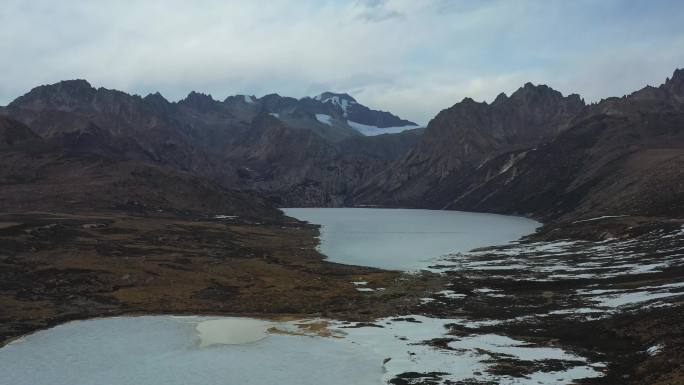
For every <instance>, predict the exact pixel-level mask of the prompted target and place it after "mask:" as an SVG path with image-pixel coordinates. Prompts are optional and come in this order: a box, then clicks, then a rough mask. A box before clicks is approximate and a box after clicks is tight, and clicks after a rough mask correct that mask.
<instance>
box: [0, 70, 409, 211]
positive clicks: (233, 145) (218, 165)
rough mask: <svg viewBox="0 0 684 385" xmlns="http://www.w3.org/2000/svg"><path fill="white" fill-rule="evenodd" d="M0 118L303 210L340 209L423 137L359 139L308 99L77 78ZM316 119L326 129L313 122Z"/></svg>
mask: <svg viewBox="0 0 684 385" xmlns="http://www.w3.org/2000/svg"><path fill="white" fill-rule="evenodd" d="M269 110H270V111H269ZM273 111H278V112H273ZM0 112H1V113H2V114H4V115H7V116H10V117H12V118H14V119H17V120H20V121H22V122H23V123H25V124H28V125H29V126H31V127H32V128H34V129H35V130H36V132H37V133H38V134H40V135H41V137H43V138H44V139H45V140H46V141H47V142H48V143H50V144H52V145H55V146H58V147H60V148H64V149H66V150H68V151H70V152H72V153H80V154H93V155H96V156H103V157H106V158H111V159H120V160H135V161H140V162H145V163H149V164H154V165H157V166H162V167H169V168H173V169H176V170H179V171H183V172H188V173H192V174H196V175H199V176H202V177H206V178H209V179H211V180H213V181H215V182H217V183H219V184H220V185H221V186H223V187H224V188H231V189H241V190H256V191H258V192H259V193H263V194H266V195H268V196H270V197H272V198H273V199H274V201H276V202H278V203H279V204H283V205H303V206H312V205H324V206H331V205H341V204H343V202H344V201H345V200H346V197H347V196H348V195H349V192H350V191H352V190H353V189H354V188H356V187H357V186H358V185H359V184H360V183H362V181H364V180H366V179H367V178H368V177H369V176H370V175H373V174H375V173H377V172H379V171H380V170H381V169H382V168H384V167H386V166H387V163H388V162H390V161H393V160H395V159H396V158H398V157H399V156H402V155H403V154H404V153H405V152H406V151H407V150H408V148H410V147H411V146H412V145H413V144H414V143H415V142H416V141H417V138H418V134H420V133H421V132H422V131H421V130H413V131H411V134H407V135H398V137H397V139H395V138H394V137H392V136H391V135H380V136H377V137H371V136H363V135H361V134H360V133H359V132H357V131H356V130H354V129H352V128H350V127H349V126H348V125H346V121H345V120H344V119H342V114H343V112H342V111H341V110H340V109H339V107H338V106H335V105H332V104H330V103H321V102H319V101H315V100H314V99H311V98H304V99H301V100H296V99H293V98H283V97H280V96H278V95H267V96H265V97H264V98H262V99H258V98H255V97H251V96H244V95H238V96H233V97H229V98H227V99H226V100H224V101H222V102H221V101H217V100H214V99H213V98H212V97H211V96H210V95H206V94H201V93H197V92H191V93H190V94H189V95H188V96H187V97H186V98H184V99H183V100H181V101H179V102H177V103H172V102H169V101H167V100H166V99H165V98H164V97H163V96H161V95H160V94H158V93H157V94H150V95H147V96H146V97H144V98H141V97H139V96H136V95H128V94H126V93H123V92H120V91H115V90H108V89H105V88H98V89H95V88H93V87H91V86H90V84H88V83H87V82H86V81H84V80H73V81H64V82H60V83H56V84H53V85H47V86H40V87H36V88H34V89H33V90H31V91H30V92H29V93H27V94H26V95H24V96H21V97H19V98H17V99H16V100H15V101H13V102H12V103H11V104H10V105H9V106H8V107H7V108H5V109H3V110H2V111H0ZM326 114H330V115H326ZM322 115H325V116H330V117H331V118H330V121H329V123H330V124H328V123H321V122H320V121H319V118H320V116H322ZM333 116H334V117H333Z"/></svg>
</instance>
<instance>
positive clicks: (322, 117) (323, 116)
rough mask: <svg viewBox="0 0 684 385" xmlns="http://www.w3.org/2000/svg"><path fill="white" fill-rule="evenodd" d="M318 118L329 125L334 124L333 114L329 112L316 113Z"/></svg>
mask: <svg viewBox="0 0 684 385" xmlns="http://www.w3.org/2000/svg"><path fill="white" fill-rule="evenodd" d="M316 120H318V121H319V122H321V123H323V124H327V125H328V126H332V116H330V115H327V114H316Z"/></svg>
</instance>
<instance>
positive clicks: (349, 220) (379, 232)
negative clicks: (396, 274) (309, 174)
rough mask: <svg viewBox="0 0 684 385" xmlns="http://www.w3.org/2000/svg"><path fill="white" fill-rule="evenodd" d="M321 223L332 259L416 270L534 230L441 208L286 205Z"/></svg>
mask: <svg viewBox="0 0 684 385" xmlns="http://www.w3.org/2000/svg"><path fill="white" fill-rule="evenodd" d="M282 210H283V211H284V212H285V214H287V215H289V216H291V217H294V218H297V219H300V220H304V221H307V222H309V223H314V224H318V225H321V236H320V238H321V244H320V248H319V249H320V251H321V253H323V254H325V255H326V256H328V258H329V260H330V261H332V262H339V263H344V264H350V265H362V266H372V267H379V268H384V269H395V270H415V269H420V268H424V267H427V266H428V265H429V264H430V262H432V261H434V260H436V259H438V258H439V257H441V256H444V255H446V254H450V253H458V252H465V251H469V250H472V249H474V248H478V247H484V246H493V245H498V244H503V243H507V242H510V241H514V240H516V239H519V238H520V237H522V236H524V235H527V234H530V233H533V232H534V230H535V229H536V228H537V227H539V226H540V223H539V222H536V221H534V220H531V219H528V218H522V217H514V216H506V215H496V214H483V213H470V212H463V211H445V210H410V209H378V208H285V209H282Z"/></svg>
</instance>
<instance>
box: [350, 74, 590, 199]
mask: <svg viewBox="0 0 684 385" xmlns="http://www.w3.org/2000/svg"><path fill="white" fill-rule="evenodd" d="M583 108H584V103H583V101H582V100H581V99H580V98H579V96H577V95H570V96H567V97H563V95H561V94H560V93H559V92H557V91H554V90H552V89H551V88H549V87H547V86H543V85H542V86H533V85H532V84H530V83H528V84H526V85H525V86H524V87H522V88H520V89H518V90H517V91H516V92H515V93H513V94H512V95H511V96H510V97H507V96H506V95H505V94H501V95H499V97H497V98H496V100H495V101H494V102H492V103H491V104H487V103H478V102H475V101H473V100H472V99H469V98H466V99H464V100H463V101H462V102H460V103H457V104H455V105H454V106H452V107H451V108H448V109H446V110H443V111H441V112H440V113H439V114H438V115H437V116H436V117H435V118H434V119H432V120H431V121H430V123H429V124H428V126H427V128H426V129H425V133H424V135H423V136H422V138H421V139H420V141H419V143H418V144H417V145H416V146H415V147H414V148H413V149H412V150H411V151H410V152H409V153H407V154H406V155H405V156H404V157H402V158H401V159H399V160H398V161H396V162H395V163H394V164H393V165H392V166H390V168H389V169H388V170H387V171H386V172H383V173H381V174H379V175H378V176H376V177H375V178H374V179H372V180H371V181H369V182H368V183H367V184H366V185H364V186H362V187H361V188H360V189H359V190H358V191H357V192H356V194H355V197H354V198H353V199H354V201H355V202H359V203H366V204H385V205H400V206H401V205H404V206H405V205H408V206H418V207H430V208H442V207H444V206H445V205H446V204H447V203H448V202H449V201H450V200H451V199H452V197H453V192H452V191H451V186H452V185H453V184H454V183H455V182H457V181H458V180H460V179H461V178H463V177H464V176H465V175H467V174H468V173H469V172H471V171H472V170H474V169H475V168H476V167H478V166H479V165H480V164H481V163H482V162H484V161H486V160H487V159H489V158H492V157H495V156H497V155H498V154H501V153H503V152H507V151H511V150H515V149H519V148H526V147H528V146H531V145H535V144H537V143H541V142H544V141H545V140H548V139H549V138H551V137H553V136H554V135H556V134H557V133H558V132H561V131H563V130H564V129H566V128H567V127H568V126H569V124H570V122H571V121H572V119H573V118H574V116H575V115H576V114H577V113H578V112H579V111H581V110H582V109H583Z"/></svg>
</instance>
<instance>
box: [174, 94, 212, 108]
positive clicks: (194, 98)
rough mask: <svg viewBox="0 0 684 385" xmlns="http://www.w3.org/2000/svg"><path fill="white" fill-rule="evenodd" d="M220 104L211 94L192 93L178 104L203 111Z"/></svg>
mask: <svg viewBox="0 0 684 385" xmlns="http://www.w3.org/2000/svg"><path fill="white" fill-rule="evenodd" d="M216 103H218V102H217V101H216V100H214V98H212V97H211V95H209V94H204V93H201V92H195V91H191V92H190V93H189V94H188V96H186V97H185V99H183V100H181V101H179V102H178V104H180V105H183V106H187V107H190V108H194V109H197V110H201V111H207V110H209V109H211V108H212V107H214V106H215V105H216Z"/></svg>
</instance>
